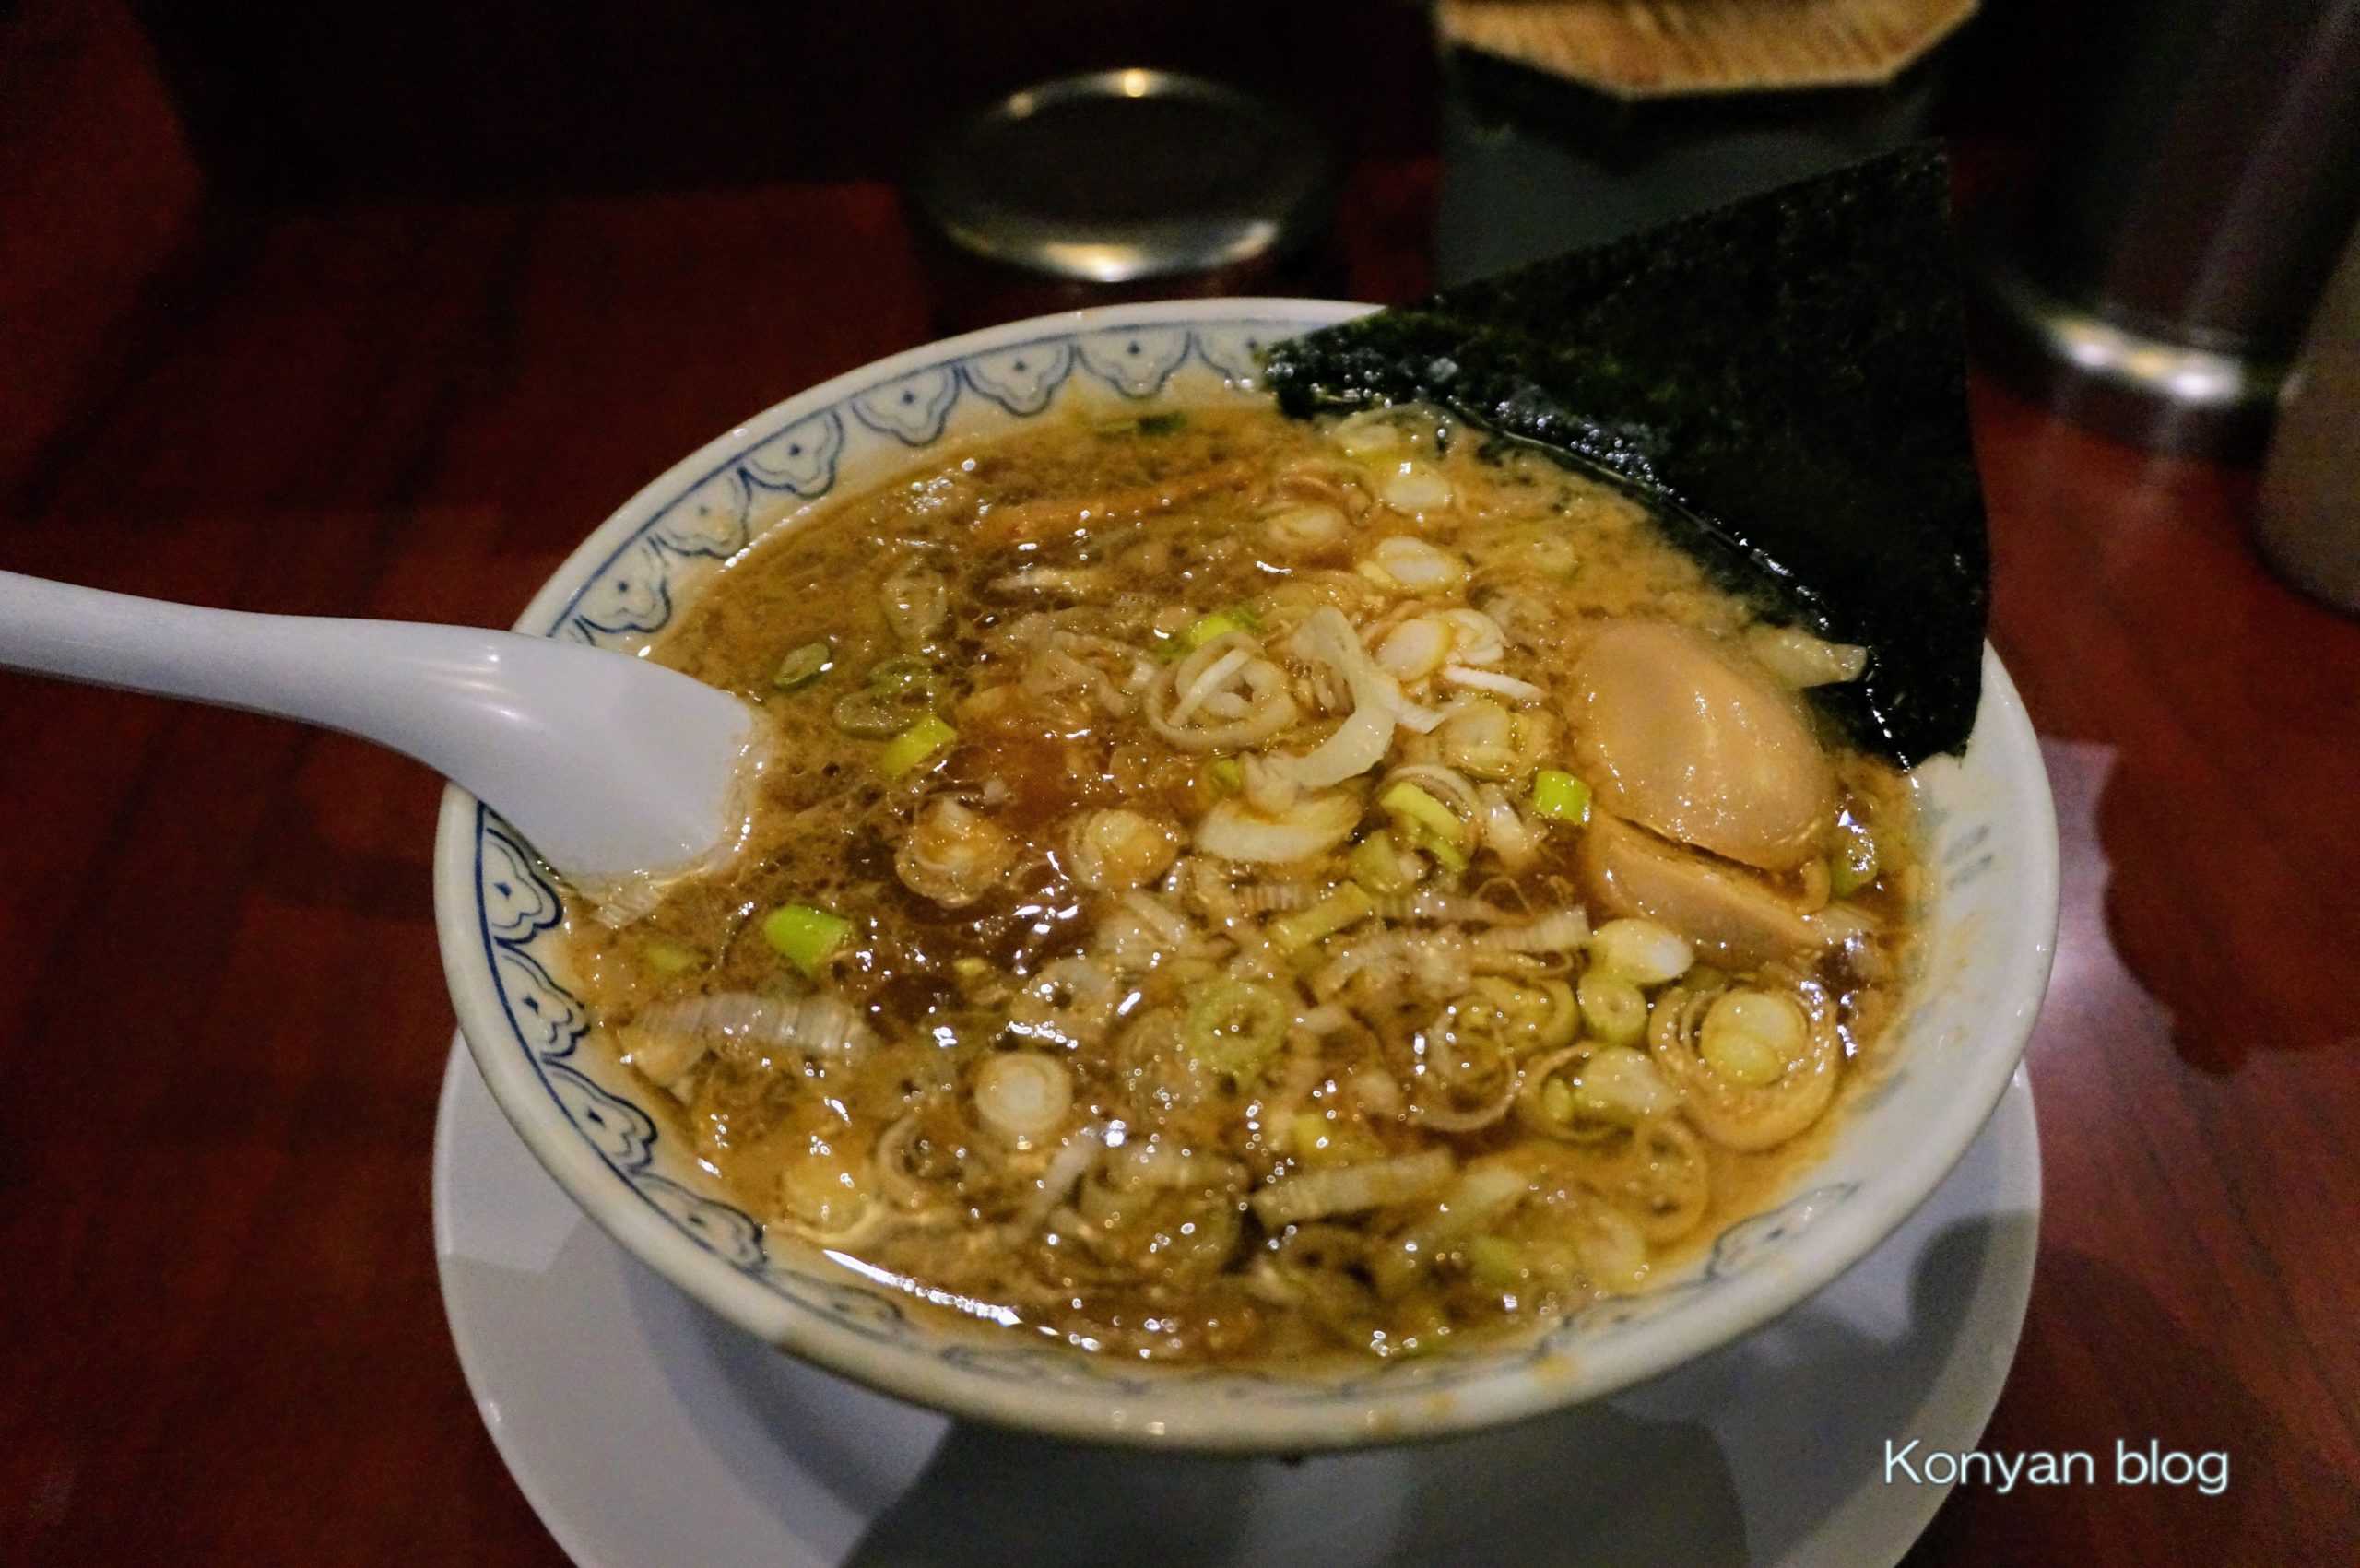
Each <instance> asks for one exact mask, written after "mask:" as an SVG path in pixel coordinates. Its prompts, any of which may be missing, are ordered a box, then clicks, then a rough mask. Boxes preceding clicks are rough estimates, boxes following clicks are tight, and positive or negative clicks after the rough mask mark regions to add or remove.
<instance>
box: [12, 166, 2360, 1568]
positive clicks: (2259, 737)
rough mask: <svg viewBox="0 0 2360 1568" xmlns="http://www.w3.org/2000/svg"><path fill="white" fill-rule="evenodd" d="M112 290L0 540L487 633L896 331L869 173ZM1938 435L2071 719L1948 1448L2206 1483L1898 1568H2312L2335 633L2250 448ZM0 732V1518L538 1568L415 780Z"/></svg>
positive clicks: (282, 736)
mask: <svg viewBox="0 0 2360 1568" xmlns="http://www.w3.org/2000/svg"><path fill="white" fill-rule="evenodd" d="M1430 182H1431V171H1430V169H1428V168H1423V167H1420V166H1416V165H1411V166H1406V167H1401V168H1385V167H1379V168H1375V169H1372V170H1369V171H1363V175H1362V176H1361V178H1360V179H1359V181H1358V182H1357V183H1356V185H1355V187H1354V189H1353V192H1352V195H1351V199H1350V200H1349V202H1348V204H1347V218H1346V221H1345V226H1344V247H1343V248H1344V251H1345V253H1346V255H1347V257H1348V258H1349V260H1350V263H1351V285H1352V288H1353V290H1354V291H1355V292H1356V293H1358V294H1360V295H1361V296H1362V297H1364V298H1375V299H1380V300H1382V299H1392V298H1399V297H1402V296H1404V295H1407V294H1409V293H1411V292H1413V291H1415V290H1416V289H1418V288H1419V287H1420V286H1421V285H1422V282H1423V279H1424V272H1423V266H1422V260H1421V258H1422V256H1423V254H1424V253H1425V234H1424V231H1423V223H1424V220H1425V219H1424V215H1425V212H1426V210H1427V204H1428V198H1429V196H1430V195H1431V192H1430ZM124 297H125V299H126V301H129V303H128V307H127V310H126V311H125V312H124V314H122V315H121V316H120V317H119V318H118V319H116V320H114V321H113V323H112V325H111V326H110V327H109V329H108V332H107V335H106V336H105V338H104V342H103V352H102V353H100V355H99V356H98V357H97V359H96V360H94V361H93V363H94V364H95V365H96V367H97V368H96V370H95V371H93V372H92V373H90V374H89V375H88V376H86V377H85V378H84V380H83V381H82V382H81V383H79V384H78V389H77V391H76V393H75V395H73V396H72V397H71V398H70V399H68V400H67V401H66V402H65V404H63V405H60V406H59V407H57V408H56V409H55V410H53V412H54V413H55V418H54V419H53V421H52V423H51V424H50V425H49V426H45V427H44V428H43V430H42V433H41V439H40V440H39V441H38V442H35V443H34V444H33V445H32V447H31V449H30V450H29V451H25V452H24V453H23V454H22V456H21V460H12V459H10V458H8V457H6V455H5V454H9V453H11V452H13V451H15V450H16V449H15V448H10V447H8V446H6V445H0V565H5V566H6V567H8V568H13V569H17V570H21V571H28V572H39V573H43V574H47V575H53V576H57V577H63V578H68V579H72V580H75V581H79V582H85V583H90V584H99V585H101V586H106V587H112V588H119V589H124V590H128V591H131V592H136V593H142V594H152V595H166V596H171V597H178V598H185V599H190V600H195V601H199V602H204V603H210V604H219V605H228V606H234V607H244V608H254V609H267V610H288V611H301V612H306V613H314V614H330V615H372V616H397V617H415V618H424V619H450V620H459V621H473V622H478V623H483V624H504V623H505V622H507V621H508V620H509V619H511V618H513V615H514V614H515V613H516V612H517V610H518V608H519V607H521V606H522V605H523V603H524V601H525V597H526V596H527V594H528V592H529V591H530V590H531V589H532V588H533V587H534V586H535V585H536V584H537V583H538V582H539V581H540V580H541V578H542V577H543V576H544V575H545V574H546V573H547V572H549V571H550V570H551V569H552V568H553V567H554V566H555V565H556V564H557V562H558V561H559V560H560V557H561V556H562V555H563V553H564V552H565V551H566V549H567V548H568V547H570V546H571V545H572V543H573V542H574V541H575V540H576V539H578V538H579V537H580V536H581V535H582V534H583V533H584V531H585V530H586V529H587V528H589V527H590V526H591V525H593V524H595V523H596V521H597V520H598V519H599V518H601V517H603V516H604V515H605V514H606V513H607V512H608V510H609V509H610V508H612V507H613V506H614V505H615V504H616V503H617V502H619V501H620V500H621V499H623V498H624V497H625V496H627V495H628V494H629V493H631V490H632V489H635V488H636V487H637V486H638V485H639V484H641V483H642V482H643V480H645V479H646V478H647V477H650V476H651V475H653V474H654V473H655V472H656V471H657V470H659V469H660V468H662V467H663V466H666V465H667V464H668V463H669V462H670V461H671V460H672V459H673V458H674V457H676V456H677V455H678V454H680V453H682V452H685V451H687V450H689V449H690V448H691V447H692V446H694V445H696V444H697V443H699V442H702V441H703V440H704V439H705V438H707V437H708V436H710V435H712V434H713V433H714V432H715V431H716V430H721V429H723V428H725V427H726V426H727V425H729V424H730V423H731V422H733V421H734V420H736V419H739V418H740V417H742V416H744V415H746V414H748V413H750V412H752V411H753V410H755V409H757V408H760V407H763V406H765V405H766V404H768V403H770V402H773V401H774V400H775V399H777V398H779V397H782V396H785V395H787V394H789V393H792V392H795V391H796V390H798V389H800V388H802V387H804V386H807V385H809V384H811V383H814V382H816V381H818V380H820V379H821V378H823V377H825V376H827V375H830V374H832V373H833V372H835V371H841V370H844V369H846V368H848V367H851V366H854V365H856V364H859V363H861V362H863V361H865V360H871V359H874V358H876V357H878V356H879V355H882V354H885V353H888V352H891V351H892V350H894V349H898V348H904V347H907V346H909V345H910V344H913V343H915V342H918V341H921V340H923V339H924V338H926V336H930V335H931V334H930V331H929V320H930V317H929V312H928V309H927V305H926V298H925V294H924V289H923V285H922V282H921V279H920V277H919V275H918V272H917V268H916V264H915V262H914V259H913V252H912V249H911V246H910V243H909V240H908V236H907V234H906V232H905V230H904V229H903V224H902V221H901V218H900V216H899V213H898V210H897V207H896V206H895V204H894V201H893V199H892V197H891V194H890V193H889V192H888V191H886V190H884V189H882V188H880V187H877V186H872V185H846V186H827V187H808V188H787V189H777V190H773V191H768V192H762V193H756V194H738V195H698V196H678V197H666V198H648V199H641V200H629V201H614V202H575V203H540V204H530V205H527V204H518V205H510V206H497V205H490V206H486V205H478V206H465V207H417V208H408V209H386V210H377V211H367V212H360V213H355V212H350V211H347V212H342V213H338V214H334V215H317V216H302V215H277V216H270V215H249V216H243V217H242V216H239V215H237V214H234V213H226V214H225V213H216V214H214V215H213V216H212V217H210V218H207V219H206V220H205V221H204V222H203V223H202V224H200V225H199V226H197V227H195V229H193V230H190V231H189V232H188V234H187V235H186V237H185V239H184V242H183V243H182V244H181V245H180V246H179V248H178V249H177V250H172V251H170V260H169V262H168V263H167V264H166V265H164V266H163V267H162V268H161V269H160V270H159V271H158V272H157V273H155V274H154V275H153V276H152V277H149V278H148V281H147V283H146V284H145V286H144V288H141V289H128V290H125V292H124ZM18 303H19V304H21V303H22V301H18ZM1976 424H1977V433H1978V437H1979V441H1980V443H1981V450H1982V455H1983V461H1984V466H1985V473H1986V477H1987V481H1988V488H1989V495H1990V502H1991V516H1992V527H1993V534H1994V543H1995V554H1996V560H1997V600H1998V610H1997V619H1996V623H1995V627H1994V631H1993V636H1994V639H1995V641H1996V642H1997V643H1998V644H1999V646H2000V651H2001V653H2002V654H2003V655H2004V656H2005V657H2006V659H2007V661H2008V663H2009V666H2010V667H2011V669H2012V670H2013V672H2014V674H2015V677H2016V679H2017V680H2018V682H2019V683H2020V684H2021V685H2022V687H2023V689H2024V695H2025V698H2026V701H2028V703H2029V704H2030V706H2031V709H2032V713H2033V715H2034V717H2035V721H2036V722H2037V723H2038V724H2039V725H2040V727H2041V728H2042V730H2043V732H2044V733H2045V734H2047V735H2048V736H2050V737H2057V738H2059V740H2061V741H2064V742H2068V743H2071V744H2070V745H2068V746H2066V747H2063V748H2060V749H2059V750H2058V751H2057V752H2056V753H2055V755H2056V756H2057V757H2058V758H2059V760H2060V767H2059V786H2060V787H2059V805H2060V808H2062V809H2063V811H2064V814H2065V820H2064V823H2063V827H2064V842H2065V849H2066V880H2065V886H2066V910H2065V927H2064V936H2063V939H2062V942H2061V944H2060V950H2059V962H2058V966H2057V980H2056V984H2055V987H2054V990H2053V992H2052V995H2051V997H2050V1001H2049V1006H2048V1010H2047V1015H2046V1017H2045V1018H2044V1020H2043V1022H2042V1025H2041V1028H2040V1032H2039V1034H2038V1036H2037V1038H2036V1040H2035V1043H2034V1045H2033V1049H2032V1056H2031V1061H2032V1071H2033V1078H2034V1082H2035V1091H2036V1094H2037V1097H2038V1102H2039V1110H2040V1119H2041V1125H2042V1131H2043V1136H2044V1139H2045V1149H2046V1156H2047V1189H2046V1202H2047V1209H2046V1218H2045V1220H2044V1225H2043V1234H2042V1250H2041V1258H2040V1269H2039V1275H2038V1279H2037V1281H2036V1284H2035V1291H2034V1295H2033V1303H2032V1310H2031V1315H2030V1318H2029V1320H2028V1321H2027V1323H2026V1326H2025V1332H2024V1344H2023V1349H2022V1352H2021V1354H2020V1356H2019V1359H2018V1361H2017V1363H2016V1368H2015V1372H2014V1375H2013V1378H2012V1382H2011V1384H2010V1385H2009V1388H2008V1392H2007V1395H2006V1397H2005V1398H2004V1399H2003V1401H2002V1402H2001V1404H2000V1410H1999V1413H1998V1416H1997V1418H1996V1419H1995V1421H1994V1424H1993V1427H1992V1430H1991V1432H1990V1434H1989V1436H1988V1439H1987V1440H1986V1441H1987V1446H1989V1447H1993V1448H1999V1449H2007V1450H2023V1449H2046V1450H2065V1449H2083V1450H2088V1451H2092V1452H2094V1453H2097V1454H2098V1455H2100V1456H2101V1468H2105V1467H2106V1464H2107V1462H2108V1461H2109V1460H2110V1456H2111V1455H2112V1453H2113V1449H2114V1444H2115V1443H2116V1442H2117V1440H2118V1439H2128V1440H2130V1441H2131V1442H2132V1443H2134V1444H2145V1443H2146V1442H2148V1441H2149V1440H2151V1439H2152V1440H2157V1441H2160V1442H2161V1443H2162V1444H2164V1445H2165V1446H2166V1447H2176V1448H2180V1449H2184V1450H2189V1451H2204V1450H2222V1449H2225V1450H2226V1451H2228V1453H2229V1454H2230V1455H2231V1458H2232V1466H2233V1471H2232V1482H2231V1485H2230V1487H2229V1489H2228V1491H2226V1492H2225V1493H2224V1495H2221V1496H2219V1497H2209V1498H2208V1497H2203V1496H2201V1495H2197V1494H2195V1492H2194V1491H2193V1490H2192V1489H2180V1490H2177V1491H2160V1490H2158V1489H2156V1488H2153V1487H2148V1488H2143V1489H2137V1488H2126V1487H2120V1486H2116V1485H2114V1484H2111V1477H2110V1476H2102V1478H2101V1480H2102V1482H2103V1483H2104V1484H2099V1485H2096V1486H2093V1487H2076V1488H2072V1489H2070V1490H2066V1489H2059V1490H2049V1491H2038V1490H2031V1489H2024V1488H2019V1489H2018V1490H2017V1491H2014V1492H2012V1493H2011V1494H2010V1495H2007V1496H2004V1497H2003V1496H1999V1495H1996V1494H1994V1493H1992V1492H1990V1491H1982V1490H1968V1491H1962V1492H1961V1493H1959V1494H1958V1495H1956V1496H1955V1497H1954V1498H1953V1501H1951V1502H1950V1503H1948V1504H1947V1505H1946V1506H1945V1507H1944V1509H1943V1511H1942V1513H1941V1516H1940V1517H1939V1519H1938V1520H1937V1522H1936V1524H1935V1526H1934V1527H1933V1529H1932V1531H1931V1533H1930V1534H1929V1536H1928V1538H1927V1539H1926V1540H1925V1542H1924V1543H1923V1544H1922V1545H1921V1547H1920V1548H1919V1550H1918V1552H1917V1555H1916V1557H1915V1558H1914V1559H1913V1561H1917V1562H1927V1563H1953V1562H1955V1563H1968V1562H1975V1563H1984V1562H2009V1563H2017V1562H2075V1563H2080V1562H2106V1563H2137V1564H2141V1565H2142V1568H2144V1565H2146V1564H2153V1563H2162V1562H2207V1563H2211V1562H2223V1563H2258V1564H2259V1563H2270V1564H2275V1563H2289V1562H2350V1561H2353V1560H2354V1552H2355V1549H2356V1548H2360V1503H2356V1502H2355V1491H2354V1479H2355V1477H2360V1427H2356V1426H2355V1419H2354V1414H2353V1412H2354V1409H2355V1408H2360V1335H2355V1334H2354V1308H2355V1306H2360V1246H2355V1245H2354V1238H2355V1237H2360V1181H2355V1177H2360V1131H2354V1129H2355V1128H2360V900H2355V898H2354V887H2355V886H2360V825H2355V813H2354V808H2355V805H2360V743H2355V729H2356V728H2360V726H2356V725H2355V721H2360V625H2355V624H2354V622H2352V621H2348V620H2344V619H2339V618H2337V617H2335V616H2332V615H2330V614H2329V613H2327V612H2325V611H2323V610H2321V609H2319V608H2317V607H2313V606H2311V605H2309V604H2307V603H2305V602H2304V601H2302V600H2301V599H2299V598H2298V597H2296V596H2295V595H2293V594H2292V593H2290V592H2288V591H2286V590H2285V589H2283V588H2282V587H2280V586H2279V585H2278V584H2276V583H2275V582H2274V581H2272V580H2271V578H2270V577H2268V576H2267V575H2266V574H2265V573H2264V572H2262V571H2261V569H2260V567H2259V566H2258V565H2257V564H2256V563H2255V561H2254V559H2253V557H2252V555H2251V554H2250V552H2249V551H2248V548H2247V547H2246V544H2245V539H2244V532H2243V520H2244V515H2245V512H2246V509H2247V507H2248V504H2249V495H2250V489H2251V486H2250V482H2249V480H2248V478H2246V477H2243V476H2240V475H2238V474H2236V473H2235V472H2231V471H2224V470H2220V469H2216V468H2212V467H2209V466H2201V465H2194V464H2187V463H2175V462H2167V461H2163V460H2157V459H2152V458H2149V457H2146V456H2144V455H2142V454H2139V453H2136V452H2132V451H2130V450H2128V449H2126V448H2123V447H2120V446H2117V445H2113V444H2110V443H2108V442H2105V441H2102V440H2099V439H2097V438H2095V437H2093V436H2089V435H2085V434H2083V433H2081V432H2079V431H2077V430H2075V429H2073V428H2072V427H2071V426H2070V425H2067V424H2064V423H2062V422H2059V420H2057V419H2052V418H2049V417H2047V416H2045V415H2043V414H2041V413H2039V412H2036V411H2035V410H2034V409H2032V408H2030V407H2026V406H2025V405H2024V404H2022V403H2020V402H2017V401H2015V400H2013V399H2012V398H2011V397H2010V396H2009V395H2005V394H2003V393H2001V392H1999V391H1997V390H1994V389H1992V388H1990V387H1988V386H1979V387H1978V389H1977V392H1976ZM0 737H4V738H0V1087H4V1088H5V1092H0V1322H5V1324H6V1328H7V1333H6V1338H5V1340H0V1543H5V1547H0V1550H6V1553H7V1554H8V1556H9V1558H10V1560H11V1561H16V1562H25V1563H41V1564H49V1563H69V1562H76V1563H78V1562H114V1563H146V1562H238V1563H242V1564H255V1565H260V1564H270V1563H280V1562H290V1563H291V1562H322V1561H325V1562H337V1563H343V1564H355V1565H358V1564H366V1563H372V1562H417V1561H423V1560H429V1559H432V1560H436V1561H450V1562H467V1563H473V1564H482V1565H493V1564H503V1563H528V1562H529V1563H554V1562H559V1561H560V1558H559V1554H558V1552H557V1549H556V1548H555V1547H554V1545H552V1544H551V1542H550V1541H549V1538H548V1537H547V1536H545V1535H544V1534H543V1533H542V1531H541V1529H540V1527H538V1525H537V1523H536V1522H535V1520H534V1518H533V1516H532V1515H531V1514H530V1512H529V1511H528V1510H527V1508H526V1506H525V1503H524V1501H523V1499H522V1498H521V1496H520V1495H519V1494H518V1492H517V1491H516V1489H515V1487H514V1486H513V1483H512V1482H511V1481H510V1480H509V1479H508V1477H507V1475H506V1474H505V1472H504V1471H503V1470H502V1469H501V1464H500V1461H499V1459H498V1457H497V1456H495V1455H494V1453H493V1451H492V1448H491V1445H490V1442H489V1440H488V1439H487V1437H486V1435H485V1433H484V1431H483V1428H482V1425H481V1423H480V1421H478V1418H477V1415H476V1412H475V1410H474V1409H473V1408H472V1407H471V1405H470V1403H469V1400H468V1397H467V1394H466V1389H465V1387H464V1386H463V1385H462V1384H461V1381H460V1377H459V1373H458V1368H457V1365H456V1362H455V1361H454V1356H453V1353H452V1349H451V1345H450V1341H449V1338H448V1336H447V1334H446V1332H445V1329H444V1326H443V1315H442V1308H441V1303H440V1301H439V1299H438V1296H437V1294H436V1289H435V1278H434V1263H433V1250H432V1240H431V1234H430V1232H429V1224H428V1196H427V1164H428V1151H429V1146H430V1142H431V1136H432V1131H433V1114H434V1104H435V1092H436V1088H437V1083H438V1079H439V1078H440V1075H441V1071H442V1067H443V1055H444V1052H445V1049H446V1047H447V1045H448V1043H449V1040H450V1031H451V1015H450V1010H449V1006H448V1003H447V1002H446V1000H445V998H444V994H443V982H442V977H441V974H440V972H439V970H438V967H437V963H436V958H435V947H434V939H433V931H432V925H431V917H430V913H429V907H428V870H427V853H428V845H429V843H430V842H431V832H432V814H433V809H434V805H435V800H436V797H437V791H438V785H437V783H436V781H434V780H433V779H431V778H430V777H429V776H428V775H427V774H426V773H425V772H422V771H421V770H419V769H418V768H416V767H414V766H412V765H410V764H408V763H406V762H404V761H401V760H397V759H395V758H393V757H391V756H388V755H385V754H383V753H380V752H377V751H374V750H372V749H369V748H368V747H366V746H363V745H361V744H360V743H358V742H354V741H349V740H346V739H342V738H338V737H331V736H324V735H317V734H313V733H309V732H306V731H302V730H299V729H296V728H293V727H290V726H288V725H280V724H277V723H274V722H270V721H266V720H263V719H259V718H253V717H248V716H242V715H237V714H230V713H216V712H207V711H199V710H194V709H187V708H179V707H173V706H169V705H166V704H162V703H159V702H154V701H147V700H143V699H140V698H136V697H129V696H123V695H117V694H111V693H102V692H97V691H91V690H77V689H69V688H65V687H59V686H53V685H48V684H43V683H40V682H35V681H31V680H26V679H21V678H0Z"/></svg>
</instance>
